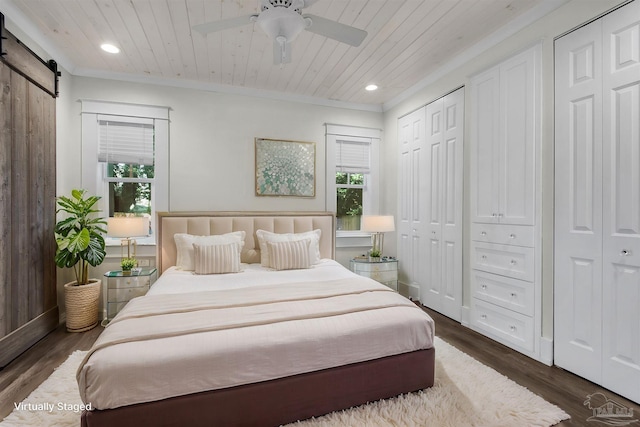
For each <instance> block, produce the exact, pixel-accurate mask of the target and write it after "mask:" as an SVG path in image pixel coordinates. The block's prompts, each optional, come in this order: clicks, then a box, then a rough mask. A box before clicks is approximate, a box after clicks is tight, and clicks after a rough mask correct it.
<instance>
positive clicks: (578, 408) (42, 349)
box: [0, 309, 640, 427]
mask: <svg viewBox="0 0 640 427" xmlns="http://www.w3.org/2000/svg"><path fill="white" fill-rule="evenodd" d="M425 311H427V312H428V313H429V315H431V316H432V317H433V319H434V321H435V323H436V335H437V336H439V337H440V338H442V339H443V340H444V341H446V342H448V343H449V344H451V345H453V346H455V347H457V348H458V349H459V350H461V351H463V352H465V353H467V354H469V355H470V356H472V357H474V358H476V359H477V360H479V361H480V362H482V363H484V364H485V365H487V366H490V367H492V368H493V369H495V370H496V371H498V372H500V373H502V374H503V375H506V376H507V377H509V378H511V379H512V380H513V381H515V382H517V383H518V384H520V385H522V386H524V387H526V388H528V389H529V390H531V391H532V392H534V393H536V394H538V395H539V396H542V397H543V398H544V399H546V400H547V401H549V402H551V403H553V404H555V405H557V406H559V407H561V408H562V409H564V410H565V411H566V412H567V413H568V414H569V415H571V419H570V420H567V421H563V422H561V423H560V424H558V426H563V427H564V426H591V427H597V426H605V425H606V424H604V423H602V422H598V421H591V422H589V421H587V419H588V418H589V417H590V416H591V415H592V411H591V410H590V409H588V408H587V407H586V406H584V405H583V402H584V401H585V399H586V398H587V396H588V395H589V394H592V393H595V392H602V393H603V394H604V395H605V396H607V397H608V398H610V399H612V400H614V401H615V402H617V403H619V404H621V405H624V406H625V407H627V408H630V409H633V412H634V414H637V416H636V417H635V418H640V405H637V404H635V403H633V402H630V401H629V400H627V399H624V398H623V397H620V396H618V395H616V394H615V393H612V392H610V391H608V390H605V389H603V388H602V387H600V386H598V385H596V384H593V383H591V382H589V381H587V380H585V379H582V378H580V377H578V376H576V375H573V374H571V373H569V372H567V371H564V370H562V369H560V368H557V367H549V366H546V365H544V364H542V363H539V362H536V361H535V360H533V359H530V358H529V357H527V356H524V355H522V354H520V353H518V352H516V351H514V350H511V349H510V348H508V347H505V346H503V345H501V344H499V343H496V342H495V341H492V340H490V339H489V338H486V337H484V336H483V335H480V334H478V333H476V332H474V331H472V330H471V329H469V328H466V327H464V326H462V325H460V324H459V323H457V322H455V321H453V320H451V319H449V318H447V317H445V316H442V315H440V314H438V313H436V312H434V311H432V310H429V309H425ZM101 331H102V327H100V326H98V327H96V328H94V329H92V330H91V331H88V332H84V333H68V332H66V329H65V327H64V325H61V326H60V327H58V329H56V330H55V331H54V332H52V333H51V334H49V335H48V336H47V337H45V338H44V339H42V340H41V341H40V342H38V343H37V344H36V345H34V346H33V347H31V348H30V349H29V350H27V351H26V352H25V353H24V354H22V355H21V356H20V357H18V358H17V359H16V360H14V361H13V362H11V363H10V364H9V365H7V366H6V367H5V368H4V369H2V370H0V419H2V418H4V417H5V416H6V415H8V414H9V413H10V412H11V411H12V410H13V403H14V402H20V401H22V400H23V399H24V398H25V397H26V396H27V395H28V394H29V393H30V392H31V391H32V390H34V389H35V388H36V387H37V386H38V385H39V384H40V383H41V382H42V381H44V380H45V379H46V378H47V377H48V376H49V375H51V373H52V372H53V370H54V368H56V367H57V366H59V365H60V364H61V363H62V362H64V360H65V359H66V358H67V356H68V355H69V354H71V353H72V352H73V351H74V350H88V349H89V348H90V347H91V345H92V344H93V342H94V341H95V340H96V338H97V337H98V335H99V334H100V332H101ZM436 351H437V350H436ZM436 355H437V353H436ZM436 357H437V356H436ZM631 425H640V422H637V423H633V424H631ZM487 427H491V426H487Z"/></svg>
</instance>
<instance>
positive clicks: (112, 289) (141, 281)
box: [102, 268, 158, 326]
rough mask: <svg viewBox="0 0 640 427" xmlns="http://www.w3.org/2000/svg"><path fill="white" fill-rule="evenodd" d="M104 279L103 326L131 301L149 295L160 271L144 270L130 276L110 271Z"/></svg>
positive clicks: (154, 269)
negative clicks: (148, 292)
mask: <svg viewBox="0 0 640 427" xmlns="http://www.w3.org/2000/svg"><path fill="white" fill-rule="evenodd" d="M104 277H105V283H104V284H103V285H104V286H103V287H102V303H103V310H102V312H103V320H102V325H103V326H104V325H106V324H107V323H109V321H110V320H111V319H113V318H114V317H115V315H116V314H118V312H119V311H120V310H122V307H124V306H125V305H126V304H127V303H128V302H129V301H131V300H132V299H133V298H135V297H140V296H143V295H145V294H146V293H147V291H148V290H149V288H150V287H151V285H152V284H153V282H155V281H156V279H157V278H158V270H157V269H156V268H143V269H142V270H140V272H139V273H130V274H125V273H124V272H122V271H118V270H116V271H108V272H106V273H105V274H104Z"/></svg>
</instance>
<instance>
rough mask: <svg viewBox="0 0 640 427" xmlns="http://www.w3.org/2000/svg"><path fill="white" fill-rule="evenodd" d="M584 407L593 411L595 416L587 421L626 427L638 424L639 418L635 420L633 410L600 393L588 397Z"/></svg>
mask: <svg viewBox="0 0 640 427" xmlns="http://www.w3.org/2000/svg"><path fill="white" fill-rule="evenodd" d="M583 405H584V406H586V407H587V408H589V409H591V410H592V411H593V415H592V416H590V417H589V418H587V421H597V422H601V423H603V424H607V425H610V426H626V425H629V424H631V423H636V422H638V419H637V418H633V408H627V407H626V406H624V405H621V404H620V403H618V402H616V401H614V400H611V399H609V398H608V397H607V396H605V395H604V394H602V393H600V392H597V393H593V394H590V395H588V396H587V400H585V401H584V403H583Z"/></svg>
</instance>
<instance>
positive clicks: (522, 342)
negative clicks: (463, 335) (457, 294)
mask: <svg viewBox="0 0 640 427" xmlns="http://www.w3.org/2000/svg"><path fill="white" fill-rule="evenodd" d="M471 324H472V326H473V327H474V328H476V329H478V330H479V331H480V332H482V333H485V334H486V335H488V336H491V337H495V338H496V339H498V340H499V341H501V342H503V343H505V344H507V345H510V346H512V347H514V348H516V349H522V350H526V351H533V350H534V334H535V330H534V326H533V318H532V317H529V316H525V315H523V314H519V313H514V312H513V311H511V310H507V309H506V308H502V307H498V306H496V305H494V304H491V303H488V302H484V301H481V300H478V299H474V300H473V309H472V310H471Z"/></svg>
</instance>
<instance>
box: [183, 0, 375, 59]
mask: <svg viewBox="0 0 640 427" xmlns="http://www.w3.org/2000/svg"><path fill="white" fill-rule="evenodd" d="M316 1H317V0H261V2H260V5H261V11H260V13H258V14H253V15H245V16H239V17H237V18H229V19H223V20H221V21H214V22H207V23H204V24H200V25H194V26H193V29H194V30H196V31H198V32H200V33H202V34H204V35H206V34H208V33H212V32H215V31H222V30H226V29H229V28H234V27H239V26H241V25H246V24H250V23H253V22H255V23H257V24H258V25H259V26H260V28H262V30H263V31H264V32H265V33H267V35H268V36H269V37H271V39H273V62H274V63H275V64H284V63H287V62H291V42H292V41H293V40H294V39H295V38H296V37H297V36H298V34H300V32H302V30H307V31H310V32H312V33H315V34H319V35H321V36H325V37H329V38H331V39H334V40H337V41H339V42H342V43H346V44H349V45H351V46H355V47H357V46H360V44H361V43H362V41H363V40H364V39H365V37H367V32H366V31H364V30H360V29H358V28H354V27H350V26H349V25H345V24H341V23H339V22H336V21H332V20H330V19H326V18H322V17H320V16H316V15H310V14H304V15H303V14H302V9H303V8H305V7H307V6H310V5H311V4H313V3H315V2H316Z"/></svg>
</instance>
